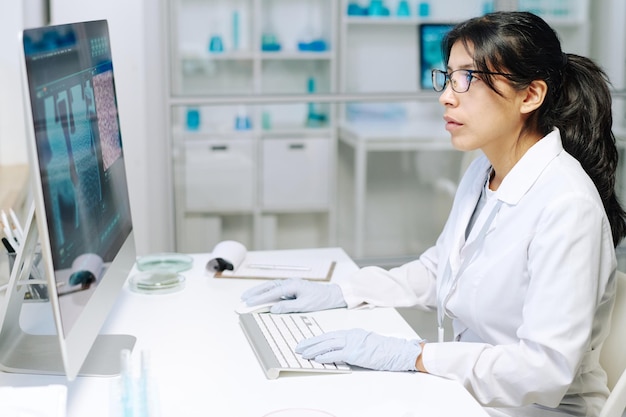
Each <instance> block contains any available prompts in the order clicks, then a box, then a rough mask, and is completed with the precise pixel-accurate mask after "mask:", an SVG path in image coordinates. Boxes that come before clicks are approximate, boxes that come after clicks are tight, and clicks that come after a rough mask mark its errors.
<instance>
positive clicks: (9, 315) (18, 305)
mask: <svg viewBox="0 0 626 417" xmlns="http://www.w3.org/2000/svg"><path fill="white" fill-rule="evenodd" d="M38 243H39V233H38V228H37V223H36V221H35V209H34V205H32V206H31V209H30V211H29V214H28V217H27V221H26V224H25V228H24V241H23V242H22V245H21V248H20V249H19V250H18V251H17V252H16V257H15V262H14V264H13V268H12V269H11V275H10V278H9V283H8V286H7V289H6V292H5V294H4V296H3V295H2V294H0V300H1V299H2V297H4V300H3V301H4V302H2V303H1V305H0V371H4V372H11V373H26V374H51V375H66V372H65V369H64V364H63V358H62V354H61V347H60V344H61V341H60V338H59V335H58V333H57V334H52V335H39V334H29V333H26V332H25V331H24V330H23V329H22V327H21V324H20V313H21V310H22V305H23V304H24V295H25V294H26V288H27V287H28V285H30V284H31V283H32V280H30V281H31V282H29V278H30V275H31V269H32V267H33V263H34V259H35V253H36V248H37V244H38ZM45 275H49V274H45ZM54 282H55V281H54V277H51V276H48V277H47V284H48V285H50V283H54ZM48 294H49V295H50V297H55V296H56V291H48ZM46 304H47V306H46V307H48V308H47V313H48V314H50V315H52V309H51V306H50V304H49V303H46ZM37 307H43V306H37ZM56 331H57V332H59V331H60V329H59V328H58V327H57V329H56ZM135 341H136V338H135V336H131V335H108V334H107V335H99V336H97V338H96V340H95V342H94V343H93V345H92V348H91V350H90V352H89V354H88V355H87V358H86V359H85V362H84V363H83V365H82V367H81V369H80V372H79V373H78V375H80V376H115V375H119V374H120V370H121V362H120V352H121V351H122V350H124V349H128V350H132V348H133V347H134V345H135Z"/></svg>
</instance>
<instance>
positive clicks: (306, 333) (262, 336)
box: [239, 313, 350, 379]
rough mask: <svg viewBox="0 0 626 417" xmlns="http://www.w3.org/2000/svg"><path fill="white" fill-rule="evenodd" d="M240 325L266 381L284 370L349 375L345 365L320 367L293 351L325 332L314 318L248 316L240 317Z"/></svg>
mask: <svg viewBox="0 0 626 417" xmlns="http://www.w3.org/2000/svg"><path fill="white" fill-rule="evenodd" d="M239 323H240V325H241V328H242V329H243V332H244V333H245V335H246V337H247V338H248V341H249V342H250V345H251V346H252V349H253V350H254V353H255V354H256V356H257V358H258V360H259V362H260V363H261V367H262V368H263V371H265V375H266V376H267V378H269V379H275V378H278V375H279V374H280V372H283V371H291V372H294V371H295V372H343V373H346V372H350V367H349V366H348V365H346V364H343V363H341V364H339V363H338V364H322V363H318V362H315V361H312V360H307V359H303V358H302V356H300V355H299V354H297V353H295V352H294V349H295V347H296V345H297V344H298V342H299V341H301V340H302V339H306V338H309V337H312V336H317V335H319V334H322V333H324V331H323V330H322V329H321V327H320V326H319V324H318V323H317V321H316V320H315V318H314V317H311V316H306V315H299V314H270V313H248V314H240V315H239Z"/></svg>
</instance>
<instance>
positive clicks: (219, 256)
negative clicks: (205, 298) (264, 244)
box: [207, 241, 337, 281]
mask: <svg viewBox="0 0 626 417" xmlns="http://www.w3.org/2000/svg"><path fill="white" fill-rule="evenodd" d="M212 256H213V258H212V259H211V260H209V262H208V263H207V270H209V271H211V270H212V271H214V272H215V274H214V277H215V278H243V279H287V278H302V279H308V280H312V281H330V279H331V277H332V276H333V272H334V270H335V266H336V264H337V262H336V261H334V260H319V259H315V260H312V259H309V258H301V259H298V258H297V257H292V256H290V257H289V258H288V259H284V258H282V257H281V256H280V255H276V256H268V254H267V253H257V252H248V251H247V250H246V248H245V246H244V245H242V244H241V243H239V242H236V241H223V242H220V243H218V244H217V245H216V246H215V249H214V250H213V252H212Z"/></svg>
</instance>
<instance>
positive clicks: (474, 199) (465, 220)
mask: <svg viewBox="0 0 626 417" xmlns="http://www.w3.org/2000/svg"><path fill="white" fill-rule="evenodd" d="M490 171H491V165H488V166H487V168H486V170H485V172H484V175H482V176H477V177H476V178H475V179H474V182H473V184H472V185H471V187H470V188H469V191H468V193H469V194H470V196H469V197H468V199H467V201H468V202H469V204H467V205H465V206H463V207H462V208H461V210H460V211H459V217H458V219H459V220H458V222H457V223H456V228H455V230H454V238H453V243H452V247H451V250H450V257H449V261H450V269H451V272H452V276H456V274H457V273H458V271H459V268H460V267H461V261H462V256H461V255H462V250H463V248H464V247H465V246H466V245H467V243H468V242H466V241H465V231H466V230H467V226H468V225H469V222H470V219H471V217H472V214H473V213H474V209H475V208H476V204H478V199H479V198H480V193H481V192H482V188H483V187H484V185H485V181H487V176H488V175H489V172H490ZM491 208H492V207H485V209H491ZM485 209H483V213H481V216H482V215H484V212H485ZM469 237H470V238H471V237H472V236H471V235H470V236H469Z"/></svg>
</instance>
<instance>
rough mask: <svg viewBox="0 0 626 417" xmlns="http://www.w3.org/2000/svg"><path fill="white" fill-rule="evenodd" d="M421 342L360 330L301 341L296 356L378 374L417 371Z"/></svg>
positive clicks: (335, 332)
mask: <svg viewBox="0 0 626 417" xmlns="http://www.w3.org/2000/svg"><path fill="white" fill-rule="evenodd" d="M420 342H421V340H407V339H400V338H397V337H389V336H381V335H379V334H376V333H373V332H370V331H367V330H363V329H351V330H338V331H333V332H328V333H324V334H322V335H319V336H315V337H311V338H309V339H304V340H302V341H301V342H300V343H298V345H297V346H296V349H295V351H296V353H299V354H301V355H302V357H303V358H304V359H313V360H315V361H316V362H320V363H337V362H344V363H348V364H350V365H356V366H360V367H362V368H368V369H375V370H378V371H417V369H416V368H415V361H416V360H417V357H418V356H419V355H420V353H422V347H421V345H420Z"/></svg>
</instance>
